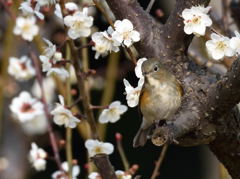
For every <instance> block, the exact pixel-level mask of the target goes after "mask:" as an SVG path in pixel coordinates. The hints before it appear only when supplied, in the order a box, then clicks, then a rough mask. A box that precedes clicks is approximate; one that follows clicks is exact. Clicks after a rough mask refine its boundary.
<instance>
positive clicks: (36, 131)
mask: <svg viewBox="0 0 240 179" xmlns="http://www.w3.org/2000/svg"><path fill="white" fill-rule="evenodd" d="M47 125H48V123H47V118H46V115H45V114H43V115H40V116H37V117H35V118H33V119H32V120H29V121H26V122H24V123H21V126H22V129H23V131H24V132H25V133H26V134H28V135H41V134H44V133H46V132H47Z"/></svg>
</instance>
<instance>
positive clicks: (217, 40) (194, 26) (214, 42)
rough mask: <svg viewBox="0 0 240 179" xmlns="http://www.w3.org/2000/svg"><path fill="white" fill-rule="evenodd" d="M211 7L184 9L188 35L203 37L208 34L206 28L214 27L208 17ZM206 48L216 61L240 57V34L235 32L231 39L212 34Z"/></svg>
mask: <svg viewBox="0 0 240 179" xmlns="http://www.w3.org/2000/svg"><path fill="white" fill-rule="evenodd" d="M210 9H211V7H209V6H208V7H206V8H205V7H203V6H193V7H191V8H190V9H188V8H187V9H184V10H183V12H182V17H183V19H184V21H183V22H184V32H185V33H186V34H188V35H190V34H194V35H196V36H203V35H205V32H206V27H210V26H211V25H212V20H211V18H210V17H209V15H208V12H209V10H210ZM206 48H207V51H208V53H209V55H210V56H211V57H212V58H213V59H214V60H220V59H222V58H224V57H225V56H227V57H232V56H234V55H239V52H240V34H239V33H238V32H237V31H235V37H232V38H231V39H230V38H228V37H226V36H223V35H221V34H217V33H212V34H211V39H210V40H208V41H207V42H206Z"/></svg>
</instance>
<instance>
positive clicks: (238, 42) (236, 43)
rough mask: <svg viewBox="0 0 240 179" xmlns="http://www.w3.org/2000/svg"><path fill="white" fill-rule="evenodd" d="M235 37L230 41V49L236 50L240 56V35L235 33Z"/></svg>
mask: <svg viewBox="0 0 240 179" xmlns="http://www.w3.org/2000/svg"><path fill="white" fill-rule="evenodd" d="M234 33H235V37H232V38H231V39H230V47H231V48H232V49H234V51H235V53H237V54H238V55H239V54H240V34H239V33H238V32H237V31H235V32H234Z"/></svg>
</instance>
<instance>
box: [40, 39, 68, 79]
mask: <svg viewBox="0 0 240 179" xmlns="http://www.w3.org/2000/svg"><path fill="white" fill-rule="evenodd" d="M44 41H45V42H46V44H47V45H48V46H47V47H46V48H45V50H44V52H43V55H40V56H39V59H40V61H41V62H42V71H43V72H47V76H49V75H51V74H53V73H55V74H57V75H58V77H60V79H61V80H65V79H66V78H68V77H69V73H68V71H67V70H66V69H65V68H64V67H63V66H62V65H58V63H61V62H64V60H63V58H62V53H61V52H58V51H56V46H55V45H53V44H52V42H50V41H49V40H47V39H44Z"/></svg>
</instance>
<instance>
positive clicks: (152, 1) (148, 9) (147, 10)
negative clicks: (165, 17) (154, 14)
mask: <svg viewBox="0 0 240 179" xmlns="http://www.w3.org/2000/svg"><path fill="white" fill-rule="evenodd" d="M154 2H155V0H151V1H150V2H149V4H148V6H147V9H146V12H148V13H149V12H150V11H151V9H152V6H153V4H154Z"/></svg>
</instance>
